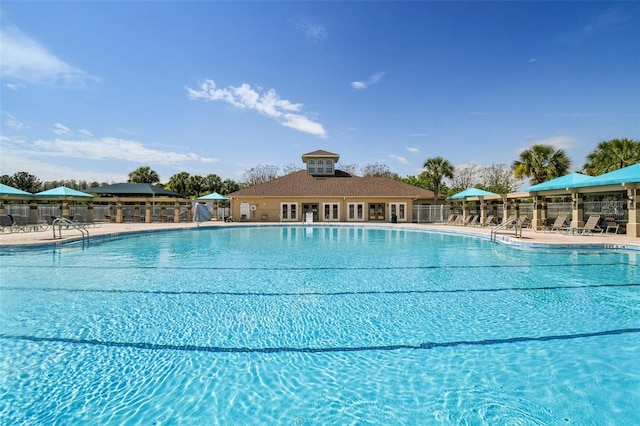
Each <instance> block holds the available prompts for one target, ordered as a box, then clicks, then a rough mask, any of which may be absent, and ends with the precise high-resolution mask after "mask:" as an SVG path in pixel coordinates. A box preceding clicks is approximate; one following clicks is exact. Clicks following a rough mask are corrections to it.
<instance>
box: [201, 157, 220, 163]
mask: <svg viewBox="0 0 640 426" xmlns="http://www.w3.org/2000/svg"><path fill="white" fill-rule="evenodd" d="M200 161H202V162H203V163H217V162H218V161H220V159H219V158H211V157H202V158H200Z"/></svg>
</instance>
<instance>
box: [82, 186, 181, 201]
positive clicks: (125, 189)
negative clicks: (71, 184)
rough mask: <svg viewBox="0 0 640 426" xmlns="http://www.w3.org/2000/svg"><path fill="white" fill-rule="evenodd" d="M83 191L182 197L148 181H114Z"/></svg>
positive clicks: (103, 193)
mask: <svg viewBox="0 0 640 426" xmlns="http://www.w3.org/2000/svg"><path fill="white" fill-rule="evenodd" d="M85 191H87V192H90V193H92V194H99V195H112V196H121V195H125V196H130V197H134V196H138V197H156V196H162V197H177V198H184V197H183V196H182V195H180V194H178V193H177V192H172V191H167V190H166V189H164V188H161V187H159V186H156V185H152V184H150V183H116V184H113V185H106V186H98V187H93V188H88V189H85Z"/></svg>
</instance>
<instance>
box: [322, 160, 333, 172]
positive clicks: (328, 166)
mask: <svg viewBox="0 0 640 426" xmlns="http://www.w3.org/2000/svg"><path fill="white" fill-rule="evenodd" d="M324 172H325V173H326V174H328V175H332V174H333V161H331V160H327V161H325V162H324Z"/></svg>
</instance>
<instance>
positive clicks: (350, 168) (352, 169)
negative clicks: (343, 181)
mask: <svg viewBox="0 0 640 426" xmlns="http://www.w3.org/2000/svg"><path fill="white" fill-rule="evenodd" d="M336 170H341V171H343V172H345V173H349V174H350V175H352V176H357V175H358V165H357V164H336Z"/></svg>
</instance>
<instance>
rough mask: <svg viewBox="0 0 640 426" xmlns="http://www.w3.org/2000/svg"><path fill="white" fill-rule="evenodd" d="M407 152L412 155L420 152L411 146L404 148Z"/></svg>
mask: <svg viewBox="0 0 640 426" xmlns="http://www.w3.org/2000/svg"><path fill="white" fill-rule="evenodd" d="M405 149H406V150H407V151H409V152H410V153H412V154H413V155H418V154H420V150H419V149H418V148H416V147H413V146H408V147H406V148H405Z"/></svg>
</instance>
